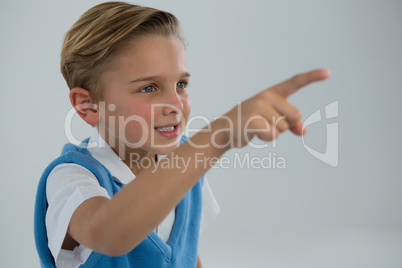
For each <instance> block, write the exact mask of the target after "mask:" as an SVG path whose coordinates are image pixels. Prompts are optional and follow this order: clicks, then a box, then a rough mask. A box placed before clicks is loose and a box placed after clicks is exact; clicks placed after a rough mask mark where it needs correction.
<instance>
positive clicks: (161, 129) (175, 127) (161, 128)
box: [155, 123, 180, 132]
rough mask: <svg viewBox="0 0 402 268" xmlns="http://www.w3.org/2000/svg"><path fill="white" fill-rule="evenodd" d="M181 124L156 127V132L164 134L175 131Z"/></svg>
mask: <svg viewBox="0 0 402 268" xmlns="http://www.w3.org/2000/svg"><path fill="white" fill-rule="evenodd" d="M179 124H180V123H176V124H169V125H166V126H162V127H155V130H156V131H160V132H162V131H174V130H176V129H177V128H178V127H179Z"/></svg>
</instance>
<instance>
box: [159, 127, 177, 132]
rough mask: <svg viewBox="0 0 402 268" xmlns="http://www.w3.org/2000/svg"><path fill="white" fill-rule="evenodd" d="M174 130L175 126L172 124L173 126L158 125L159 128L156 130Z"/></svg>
mask: <svg viewBox="0 0 402 268" xmlns="http://www.w3.org/2000/svg"><path fill="white" fill-rule="evenodd" d="M173 130H174V127H173V126H171V127H158V128H156V131H173Z"/></svg>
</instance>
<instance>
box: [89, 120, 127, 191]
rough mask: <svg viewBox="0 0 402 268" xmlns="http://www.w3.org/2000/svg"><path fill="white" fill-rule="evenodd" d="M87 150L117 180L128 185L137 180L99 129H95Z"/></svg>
mask: <svg viewBox="0 0 402 268" xmlns="http://www.w3.org/2000/svg"><path fill="white" fill-rule="evenodd" d="M87 149H88V151H89V152H90V153H91V155H92V156H93V157H94V158H95V159H96V160H98V161H99V162H100V163H101V164H102V165H104V166H105V167H106V168H107V169H108V170H109V171H110V174H112V176H113V178H114V179H115V180H117V181H119V182H121V183H122V184H127V183H129V182H130V181H132V180H133V179H135V175H134V173H133V172H132V171H131V169H129V167H128V166H127V165H126V164H125V163H124V162H123V160H121V158H120V157H119V156H118V155H117V154H116V153H115V152H114V151H113V149H112V148H111V147H110V146H109V144H108V143H107V142H106V141H105V140H104V139H103V138H102V136H101V135H100V134H99V131H98V128H97V127H95V128H94V131H93V134H92V136H91V138H90V139H89V142H88V145H87Z"/></svg>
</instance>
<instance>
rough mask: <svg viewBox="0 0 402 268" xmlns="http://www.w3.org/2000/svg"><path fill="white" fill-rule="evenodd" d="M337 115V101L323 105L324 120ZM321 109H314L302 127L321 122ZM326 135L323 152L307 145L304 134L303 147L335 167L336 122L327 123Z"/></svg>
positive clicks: (337, 159)
mask: <svg viewBox="0 0 402 268" xmlns="http://www.w3.org/2000/svg"><path fill="white" fill-rule="evenodd" d="M337 117H338V101H334V102H332V103H330V104H327V105H326V106H325V120H327V119H330V118H337ZM323 120H324V119H322V116H321V110H317V111H315V112H314V113H313V114H312V115H310V116H309V117H308V118H307V119H306V120H305V121H304V127H307V126H310V125H312V124H314V123H317V122H321V121H323ZM326 126H327V137H326V145H325V152H324V153H321V152H319V151H317V150H315V149H313V148H311V147H310V146H308V145H307V144H306V142H305V140H304V135H303V136H302V142H303V146H304V148H305V149H306V150H307V151H308V152H309V153H310V154H311V155H313V156H314V157H315V158H317V159H318V160H320V161H322V162H324V163H326V164H328V165H330V166H331V167H337V166H338V164H339V153H338V152H339V146H338V143H339V132H338V122H335V123H328V124H327V125H326Z"/></svg>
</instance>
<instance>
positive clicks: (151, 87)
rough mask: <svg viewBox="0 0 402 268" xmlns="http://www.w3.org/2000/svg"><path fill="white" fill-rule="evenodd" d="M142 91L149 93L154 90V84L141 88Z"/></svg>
mask: <svg viewBox="0 0 402 268" xmlns="http://www.w3.org/2000/svg"><path fill="white" fill-rule="evenodd" d="M140 91H141V92H145V93H149V92H154V91H155V88H154V86H146V87H144V88H143V89H141V90H140Z"/></svg>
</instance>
